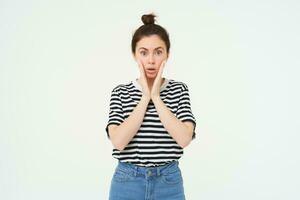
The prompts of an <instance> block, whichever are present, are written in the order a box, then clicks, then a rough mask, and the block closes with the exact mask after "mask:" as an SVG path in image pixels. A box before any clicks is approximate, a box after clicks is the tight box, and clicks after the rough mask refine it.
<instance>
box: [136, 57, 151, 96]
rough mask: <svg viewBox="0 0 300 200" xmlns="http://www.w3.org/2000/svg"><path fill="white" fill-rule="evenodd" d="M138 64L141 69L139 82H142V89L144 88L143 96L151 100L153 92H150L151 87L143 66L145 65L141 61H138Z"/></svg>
mask: <svg viewBox="0 0 300 200" xmlns="http://www.w3.org/2000/svg"><path fill="white" fill-rule="evenodd" d="M137 63H138V65H139V69H140V79H139V81H140V84H141V87H142V92H143V96H145V97H146V98H148V99H149V100H150V99H151V91H150V89H149V86H148V82H147V78H146V74H145V70H144V66H143V64H142V62H141V61H140V60H137Z"/></svg>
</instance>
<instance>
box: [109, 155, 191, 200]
mask: <svg viewBox="0 0 300 200" xmlns="http://www.w3.org/2000/svg"><path fill="white" fill-rule="evenodd" d="M178 164H179V162H178V161H172V162H170V163H168V164H166V165H163V166H158V167H140V166H137V165H133V164H130V163H125V162H120V161H118V164H117V167H116V169H115V172H114V174H113V177H112V180H111V186H110V191H109V200H169V199H171V200H185V195H184V188H183V179H182V175H181V170H180V168H179V165H178Z"/></svg>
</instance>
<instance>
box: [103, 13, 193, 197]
mask: <svg viewBox="0 0 300 200" xmlns="http://www.w3.org/2000/svg"><path fill="white" fill-rule="evenodd" d="M155 17H156V16H155V15H154V14H148V15H143V16H142V21H143V23H144V25H142V26H140V27H139V28H138V29H137V30H136V31H135V33H134V35H133V38H132V41H131V48H132V54H133V57H134V59H135V60H136V62H137V63H138V66H139V70H140V77H139V78H138V79H135V80H132V81H130V82H128V83H124V84H119V85H117V86H116V87H114V88H113V90H112V92H111V98H110V110H109V120H108V123H107V126H106V128H105V130H106V132H107V136H108V138H109V139H110V140H111V142H112V144H113V146H114V149H113V152H112V156H113V157H114V158H116V159H118V164H117V167H116V169H115V172H114V174H113V177H112V180H111V187H110V192H109V199H110V200H122V199H124V200H125V199H128V200H142V199H147V200H152V199H153V200H156V199H158V200H160V199H161V200H168V199H171V200H184V199H185V195H184V187H183V178H182V174H181V170H180V168H179V161H178V160H179V158H180V157H181V156H182V154H183V148H184V147H186V146H187V145H188V144H189V143H190V142H191V140H192V139H194V138H195V127H196V120H195V118H194V115H193V113H192V110H191V104H190V98H189V90H188V87H187V85H186V84H185V83H183V82H180V81H176V80H173V79H167V78H165V77H162V73H163V69H164V65H165V63H166V61H167V59H168V57H169V50H170V40H169V35H168V33H167V31H166V30H165V29H164V28H163V27H161V26H160V25H157V24H155V23H154V21H155V20H154V18H155Z"/></svg>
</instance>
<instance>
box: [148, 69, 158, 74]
mask: <svg viewBox="0 0 300 200" xmlns="http://www.w3.org/2000/svg"><path fill="white" fill-rule="evenodd" d="M155 71H156V70H155V69H147V72H148V73H150V74H153V73H155Z"/></svg>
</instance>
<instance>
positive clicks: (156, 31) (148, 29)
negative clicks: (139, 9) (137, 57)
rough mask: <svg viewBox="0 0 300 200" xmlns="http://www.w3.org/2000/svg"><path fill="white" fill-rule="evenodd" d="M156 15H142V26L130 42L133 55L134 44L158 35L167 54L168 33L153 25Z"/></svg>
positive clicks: (168, 45)
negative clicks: (144, 38)
mask: <svg viewBox="0 0 300 200" xmlns="http://www.w3.org/2000/svg"><path fill="white" fill-rule="evenodd" d="M155 17H156V15H154V14H153V13H151V14H147V15H146V14H144V15H143V16H142V17H141V19H142V21H143V23H144V25H142V26H140V27H139V28H138V29H137V30H136V31H135V33H134V34H133V36H132V40H131V51H132V53H133V54H135V48H136V43H137V42H138V41H140V40H141V39H142V38H143V37H145V36H151V35H158V36H159V37H160V38H161V39H162V40H163V41H164V43H165V45H166V48H167V53H168V54H169V51H170V39H169V34H168V32H167V31H166V30H165V29H164V28H163V27H162V26H160V25H158V24H154V21H155V19H154V18H155Z"/></svg>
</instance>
